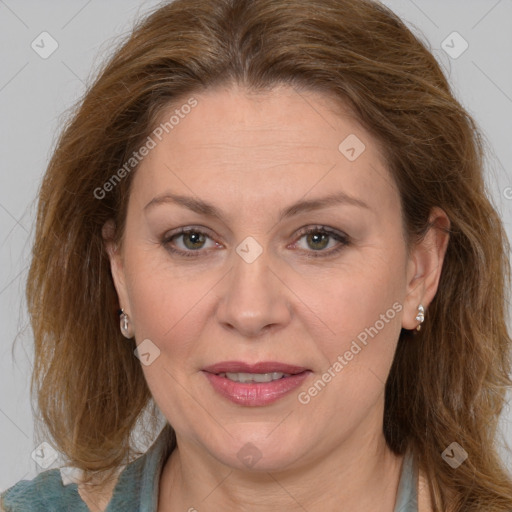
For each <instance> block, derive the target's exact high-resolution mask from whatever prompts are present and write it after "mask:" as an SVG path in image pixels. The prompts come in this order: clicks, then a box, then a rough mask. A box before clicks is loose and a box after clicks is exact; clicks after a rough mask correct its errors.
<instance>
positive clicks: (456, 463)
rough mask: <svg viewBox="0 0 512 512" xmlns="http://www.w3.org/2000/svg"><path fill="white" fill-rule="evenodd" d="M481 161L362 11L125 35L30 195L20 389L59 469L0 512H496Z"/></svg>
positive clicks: (293, 12) (491, 256)
mask: <svg viewBox="0 0 512 512" xmlns="http://www.w3.org/2000/svg"><path fill="white" fill-rule="evenodd" d="M482 153H483V151H482V142H481V138H480V135H479V132H478V129H477V127H476V126H475V123H474V121H473V120H472V119H471V117H470V116H469V115H468V114H467V112H465V111H464V109H463V108H462V107H461V105H460V104H459V103H458V102H457V100H456V99H455V98H454V97H453V95H452V94H451V92H450V88H449V84H448V82H447V80H446V78H445V77H444V75H443V73H442V71H441V70H440V68H439V66H438V64H437V62H436V60H435V59H434V57H433V56H432V55H431V53H430V52H429V51H428V50H427V49H426V48H425V47H424V45H423V44H422V43H421V42H420V41H419V40H418V39H417V38H416V37H414V36H413V34H412V33H411V32H410V31H409V30H408V29H407V28H406V27H405V25H404V24H403V23H402V22H401V21H400V20H399V19H398V18H397V17H396V16H395V15H394V14H393V13H392V12H391V11H389V10H388V9H387V8H385V7H383V6H382V5H380V4H378V3H374V2H372V1H368V0H363V1H362V0H314V1H311V0H307V1H306V0H251V1H248V0H176V1H174V2H172V3H170V4H168V5H165V6H163V7H161V8H160V9H159V10H157V11H156V12H155V13H154V14H152V15H151V16H149V17H148V18H147V19H145V20H143V21H142V22H141V23H140V24H139V25H138V26H137V27H136V29H135V30H134V33H133V34H132V36H131V37H130V39H129V40H128V41H127V42H126V43H125V44H124V45H123V46H122V47H121V48H119V49H118V50H117V52H116V53H115V55H114V56H113V57H112V59H111V60H110V62H109V63H108V64H107V65H106V67H105V68H104V69H103V70H102V72H101V74H100V76H99V78H98V79H97V80H96V82H95V83H94V84H93V86H92V87H91V88H90V89H89V91H88V92H87V94H86V96H85V98H84V99H83V101H82V103H81V104H80V105H79V107H78V108H77V110H76V113H75V114H74V117H73V119H72V120H71V121H70V123H69V125H68V126H67V127H66V129H65V131H64V133H63V135H62V137H61V139H60V141H59V144H58V147H57V149H56V151H55V154H54V156H53V158H52V160H51V163H50V165H49V168H48V170H47V173H46V176H45V178H44V182H43V185H42V189H41V192H40V202H39V213H38V219H37V234H36V241H35V247H34V255H33V260H32V265H31V269H30V275H29V280H28V289H27V296H28V304H29V308H30V313H31V318H32V325H33V328H34V337H35V344H36V347H35V367H34V375H33V386H34V391H35V393H36V394H37V398H38V404H39V408H40V414H41V419H42V420H43V422H44V425H45V426H46V428H47V432H48V435H49V436H51V439H52V443H53V444H54V445H55V446H56V447H57V448H58V449H59V450H60V451H61V452H62V453H63V454H64V455H65V456H66V457H67V460H68V461H69V466H71V467H74V468H77V469H78V470H80V473H79V475H78V477H76V476H75V477H74V478H70V477H69V476H68V475H67V473H65V472H61V471H59V469H52V470H47V471H44V472H43V473H41V474H40V475H38V477H37V478H35V479H34V480H32V481H28V482H27V481H22V482H19V483H18V484H16V485H15V486H13V487H12V488H11V489H9V490H7V491H6V492H4V494H3V495H2V500H3V509H4V510H8V511H14V510H16V511H17V510H50V509H51V510H87V509H90V510H108V511H113V510H123V511H125V510H158V511H159V512H162V511H164V512H165V511H176V510H188V511H194V510H197V511H218V510H250V511H260V510H283V509H287V510H294V511H295V510H297V511H298V510H308V511H311V512H314V511H317V510H350V511H351V512H354V511H355V512H359V511H367V510H372V511H383V512H406V511H407V512H409V511H413V512H416V511H420V512H423V511H460V512H470V511H483V510H485V511H488V510H492V511H510V510H511V509H512V481H511V477H510V474H509V473H507V470H506V469H505V468H504V466H503V463H502V461H501V460H500V458H499V455H498V454H497V452H496V450H495V440H496V436H497V430H496V427H497V420H498V417H499V414H500V412H501V410H502V406H503V403H504V394H505V392H506V388H507V387H508V386H510V379H509V374H510V370H511V367H510V359H509V354H510V352H509V351H510V338H509V335H508V332H507V329H506V323H505V312H506V309H505V303H506V302H505V301H506V294H505V292H506V290H507V287H506V286H507V284H508V279H509V262H508V259H507V255H508V245H507V240H506V237H505V235H504V231H503V227H502V224H501V221H500V219H499V217H498V215H497V213H496V212H495V210H494V209H493V207H492V206H491V204H490V202H489V200H488V198H487V196H486V191H485V188H484V182H483V174H482V173H483V165H482V156H483V155H482ZM159 412H161V413H162V414H163V416H164V417H165V420H166V422H167V423H166V425H165V426H164V428H163V430H162V431H161V433H160V434H159V436H158V438H157V439H156V441H155V442H154V443H153V444H152V446H151V447H150V448H149V450H148V451H147V452H146V453H145V454H143V455H141V456H139V457H137V458H135V456H136V455H137V454H136V453H135V450H134V449H133V447H132V443H131V440H132V433H133V432H134V429H135V427H136V426H137V424H138V422H140V421H141V418H144V417H145V416H144V414H146V417H147V415H148V414H149V418H150V419H151V418H155V424H156V418H157V417H158V413H159ZM155 428H156V427H155ZM155 433H156V432H153V431H152V430H150V431H149V435H154V434H155Z"/></svg>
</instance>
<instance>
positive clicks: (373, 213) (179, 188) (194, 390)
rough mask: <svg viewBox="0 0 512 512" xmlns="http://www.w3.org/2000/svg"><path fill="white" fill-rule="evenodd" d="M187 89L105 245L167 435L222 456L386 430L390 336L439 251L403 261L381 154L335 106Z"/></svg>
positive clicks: (250, 463)
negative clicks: (119, 234) (119, 228)
mask: <svg viewBox="0 0 512 512" xmlns="http://www.w3.org/2000/svg"><path fill="white" fill-rule="evenodd" d="M194 98H195V100H196V101H197V104H196V105H195V106H194V107H193V108H183V109H180V107H178V110H179V114H180V115H179V121H178V122H176V119H177V118H176V119H174V122H173V124H172V129H170V128H169V126H171V125H170V124H168V125H167V131H168V133H166V130H159V131H158V132H156V133H158V135H159V136H158V137H156V136H155V135H154V134H153V135H152V138H153V139H154V141H155V142H156V146H155V147H153V148H151V149H150V150H149V152H148V154H147V156H145V157H144V158H143V160H142V162H141V164H140V166H139V168H138V169H137V171H136V174H135V176H134V177H133V183H132V188H131V195H130V199H129V205H128V212H127V220H126V226H125V233H124V239H123V245H122V248H121V249H120V250H119V251H117V250H116V248H115V246H113V245H112V244H110V243H109V245H108V247H109V254H110V256H111V262H112V271H113V276H114V280H115V285H116V289H117V291H118V295H119V300H120V305H121V307H123V308H124V310H125V312H127V313H128V315H129V317H130V321H131V323H132V325H133V327H134V329H135V337H136V341H137V344H138V345H140V344H141V343H142V345H141V346H140V347H139V351H140V355H141V361H142V363H143V366H142V367H143V370H144V373H145V376H146V379H147V382H148V385H149V387H150V389H151V392H152V394H153V396H154V399H155V400H156V402H157V404H158V406H159V407H160V409H161V410H162V412H163V413H164V415H165V416H166V417H167V419H168V421H169V422H170V423H171V425H173V427H174V429H175V430H176V432H177V435H178V443H182V444H187V443H188V444H189V445H190V446H194V447H195V449H196V450H199V451H200V452H201V453H203V454H207V455H209V456H212V457H214V458H215V459H216V460H217V461H220V462H222V463H224V464H226V465H229V466H231V467H237V468H240V469H241V468H244V467H254V469H257V470H260V469H261V470H266V471H268V470H275V469H278V468H284V467H285V466H289V465H290V464H291V465H292V466H291V467H293V465H294V464H295V465H297V464H299V461H300V464H307V463H308V462H311V461H314V460H315V459H317V458H318V457H322V456H323V455H326V454H328V453H330V452H332V451H333V450H334V449H335V448H336V449H338V448H340V447H343V448H344V449H347V450H349V451H351V452H352V453H353V454H354V456H356V455H357V453H358V450H360V449H361V448H362V446H364V445H365V444H366V445H369V444H370V443H371V440H372V439H375V437H376V436H382V415H383V406H384V386H385V382H386V378H387V376H388V373H389V370H390V366H391V363H392V360H393V355H394V352H395V348H396V344H397V340H398V336H399V333H400V330H401V328H402V327H405V328H407V329H413V328H414V327H416V325H417V324H418V322H417V321H416V320H415V316H416V315H417V307H418V304H419V303H420V302H422V301H423V304H424V305H425V306H426V305H427V304H428V302H429V300H430V299H431V297H432V296H433V294H434V293H435V287H436V285H437V276H438V274H437V272H438V271H437V268H436V261H435V258H434V256H432V258H433V259H432V261H431V260H429V259H428V258H429V256H426V254H427V253H428V254H431V252H426V251H423V252H420V249H418V251H417V252H414V251H413V252H412V253H411V254H410V255H408V253H407V250H406V244H405V241H404V235H403V229H402V219H401V206H400V198H399V194H398V191H397V189H396V186H395V184H394V182H393V180H392V178H391V176H390V174H389V172H388V171H387V170H386V168H385V166H384V163H383V159H382V157H381V154H380V153H379V150H378V148H377V146H376V144H375V142H374V141H373V140H372V138H371V137H370V136H369V134H368V133H367V132H366V131H365V130H363V129H362V128H361V127H360V126H359V124H358V123H357V122H356V121H355V119H354V118H353V117H351V116H349V115H348V114H347V113H344V112H343V111H342V110H341V109H337V110H335V108H336V106H335V104H334V103H333V100H332V99H329V98H328V97H326V96H324V95H321V94H320V93H312V92H309V93H305V92H300V93H298V92H296V91H294V90H293V89H291V88H288V87H286V86H281V87H276V88H275V89H273V90H272V92H268V93H264V94H263V93H262V94H259V95H255V94H254V93H249V92H247V91H246V90H245V89H240V88H236V87H234V86H233V87H232V88H229V89H212V90H208V91H206V92H204V93H201V94H198V95H194ZM188 99H189V98H185V99H184V100H183V103H182V104H183V105H185V104H189V105H191V104H192V103H193V102H192V101H191V102H189V103H187V100H188ZM175 108H176V107H173V109H172V110H171V111H169V112H166V113H165V115H164V116H163V117H162V122H166V121H168V120H169V118H170V117H171V115H172V114H174V113H175V112H174V111H175ZM185 112H188V113H186V114H185ZM160 132H162V133H160ZM154 133H155V132H154ZM159 138H161V140H159ZM152 145H153V144H150V146H152ZM363 145H364V146H363ZM183 229H186V230H189V232H188V233H186V234H183V233H181V230H183ZM308 230H310V232H309V233H308ZM180 233H181V234H180ZM422 276H423V277H422ZM260 363H261V364H260ZM244 365H245V366H244ZM256 365H260V366H256ZM297 372H299V373H297ZM226 373H229V374H230V375H227V376H225V374H226ZM240 373H243V374H244V375H240ZM247 373H249V374H254V373H259V374H266V375H260V376H257V377H254V376H251V375H245V374H247ZM281 374H285V375H284V376H282V375H281ZM278 377H282V378H280V379H278ZM255 378H256V379H258V380H263V381H268V380H270V379H273V380H271V381H270V382H254V379H255ZM246 379H249V382H235V381H236V380H242V381H243V380H246Z"/></svg>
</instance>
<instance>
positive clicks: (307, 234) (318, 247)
mask: <svg viewBox="0 0 512 512" xmlns="http://www.w3.org/2000/svg"><path fill="white" fill-rule="evenodd" d="M299 235H300V238H299V239H298V240H297V242H295V243H294V245H297V244H298V243H299V242H300V241H301V240H302V239H304V241H305V243H306V247H304V245H303V246H302V247H301V249H303V250H305V251H306V252H307V253H308V254H307V256H308V257H309V256H310V257H313V258H317V257H327V256H331V255H333V254H335V253H337V252H339V251H341V249H343V248H344V247H346V246H348V245H350V240H349V237H348V236H347V235H345V234H343V233H340V232H337V231H334V230H332V229H330V228H327V227H325V226H314V227H311V228H307V229H304V230H302V231H301V232H300V233H299ZM336 242H337V243H336ZM325 249H329V250H325ZM315 253H316V254H315Z"/></svg>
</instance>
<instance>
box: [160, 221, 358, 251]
mask: <svg viewBox="0 0 512 512" xmlns="http://www.w3.org/2000/svg"><path fill="white" fill-rule="evenodd" d="M189 233H196V234H199V235H205V236H207V237H208V238H211V237H209V236H208V234H207V233H206V232H205V231H202V230H201V229H199V228H193V227H189V228H184V229H181V230H180V231H178V232H176V233H173V234H172V235H170V236H166V237H164V238H163V239H162V242H161V244H162V245H163V246H164V247H165V249H166V250H167V251H169V252H170V253H173V254H177V255H178V256H184V257H185V258H198V257H202V256H203V255H204V252H205V251H202V250H201V249H197V250H195V251H194V250H189V251H182V250H180V249H176V248H175V247H172V245H171V242H172V241H173V240H174V239H175V238H177V237H179V236H181V235H184V234H189ZM311 233H315V234H319V233H321V234H325V235H329V236H330V237H331V238H334V239H335V240H336V241H337V242H340V243H339V245H337V246H336V247H335V248H333V249H330V250H329V251H324V250H319V251H306V253H307V255H306V257H308V258H327V257H329V256H333V255H334V254H337V253H338V252H340V251H341V250H342V249H343V248H345V247H347V246H349V245H350V244H351V241H350V239H349V237H348V236H347V235H345V234H342V233H338V232H336V231H333V230H331V229H329V228H328V227H325V226H314V227H311V228H307V229H304V230H301V231H300V232H299V234H298V238H297V240H296V241H297V242H298V241H299V240H300V239H301V238H303V237H304V236H307V235H309V234H311ZM294 243H296V242H294Z"/></svg>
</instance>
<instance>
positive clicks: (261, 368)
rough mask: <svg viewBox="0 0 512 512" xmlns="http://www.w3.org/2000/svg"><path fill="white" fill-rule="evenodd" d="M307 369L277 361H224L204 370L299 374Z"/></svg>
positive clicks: (214, 371)
mask: <svg viewBox="0 0 512 512" xmlns="http://www.w3.org/2000/svg"><path fill="white" fill-rule="evenodd" d="M306 370H307V368H304V367H302V366H296V365H292V364H286V363H280V362H276V361H262V362H260V363H254V364H251V363H244V362H243V361H222V362H220V363H216V364H212V365H210V366H206V367H205V368H203V371H205V372H209V373H273V372H281V373H289V374H292V375H293V374H297V373H302V372H304V371H306Z"/></svg>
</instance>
